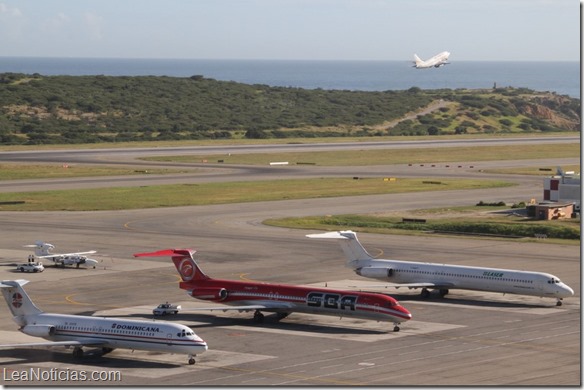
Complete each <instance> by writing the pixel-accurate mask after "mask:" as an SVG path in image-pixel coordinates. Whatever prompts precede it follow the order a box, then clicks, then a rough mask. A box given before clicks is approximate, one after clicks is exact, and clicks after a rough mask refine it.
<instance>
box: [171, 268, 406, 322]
mask: <svg viewBox="0 0 584 390" xmlns="http://www.w3.org/2000/svg"><path fill="white" fill-rule="evenodd" d="M180 288H182V289H184V290H187V291H188V293H189V295H190V296H192V297H193V298H197V299H202V300H208V301H214V302H218V303H222V304H225V305H231V306H246V305H254V304H255V305H265V306H266V307H267V308H266V309H262V311H273V312H287V313H291V312H300V313H308V314H320V315H331V316H337V317H355V318H362V319H368V320H376V321H391V322H394V323H400V322H402V321H407V320H409V319H411V314H410V312H409V311H408V310H407V309H405V308H404V307H403V306H401V305H400V304H399V303H398V302H397V301H396V300H395V299H393V298H391V297H389V296H387V295H384V294H376V293H362V292H353V291H344V290H333V289H320V288H315V287H305V286H291V285H285V284H270V283H258V282H242V281H234V280H221V279H208V280H203V281H201V280H197V281H196V282H195V283H193V282H184V281H183V282H181V283H180ZM276 304H277V305H276ZM270 306H278V308H275V309H272V310H270V309H269V307H270ZM282 306H285V308H282Z"/></svg>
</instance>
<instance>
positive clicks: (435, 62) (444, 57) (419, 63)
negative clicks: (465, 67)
mask: <svg viewBox="0 0 584 390" xmlns="http://www.w3.org/2000/svg"><path fill="white" fill-rule="evenodd" d="M449 56H450V53H449V52H447V51H443V52H442V53H439V54H436V55H435V56H434V57H432V58H430V59H429V60H426V61H424V60H422V59H420V57H418V55H417V54H414V64H415V65H414V68H416V69H427V68H432V67H433V68H439V67H441V66H444V65H448V64H450V62H446V61H448V57H449Z"/></svg>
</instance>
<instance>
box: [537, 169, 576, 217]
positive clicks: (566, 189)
mask: <svg viewBox="0 0 584 390" xmlns="http://www.w3.org/2000/svg"><path fill="white" fill-rule="evenodd" d="M581 197H582V192H581V190H580V174H579V173H577V174H576V173H574V172H564V171H562V169H561V168H560V167H558V172H557V174H556V175H555V176H552V177H546V178H545V179H544V180H543V200H544V201H551V202H574V203H575V204H576V210H577V211H579V209H580V199H581Z"/></svg>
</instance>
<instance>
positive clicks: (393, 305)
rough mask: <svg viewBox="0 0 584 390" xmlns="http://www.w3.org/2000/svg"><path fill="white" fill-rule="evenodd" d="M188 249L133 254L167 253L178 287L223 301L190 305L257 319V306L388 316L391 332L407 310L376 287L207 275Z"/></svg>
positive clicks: (281, 311)
mask: <svg viewBox="0 0 584 390" xmlns="http://www.w3.org/2000/svg"><path fill="white" fill-rule="evenodd" d="M195 252H196V251H195V250H192V249H166V250H161V251H157V252H152V253H136V254H134V256H135V257H159V256H170V257H172V262H173V263H174V265H175V267H176V269H177V270H178V273H179V274H180V276H181V279H182V281H181V282H180V284H179V287H180V288H181V289H183V290H186V291H187V293H188V295H189V296H191V297H193V298H196V299H201V300H206V301H212V302H217V303H221V304H224V305H229V306H231V307H226V306H215V307H207V308H197V309H196V310H222V311H227V310H237V311H240V312H242V311H250V310H254V319H255V320H256V321H257V322H262V321H263V319H264V315H263V314H262V312H264V311H265V312H275V313H277V318H278V319H283V318H285V317H287V316H288V315H289V314H290V313H293V312H300V313H308V314H324V315H331V316H338V317H354V318H362V319H367V320H375V321H391V322H393V324H394V328H393V330H394V332H398V331H399V329H400V328H399V325H400V323H401V322H404V321H408V320H410V319H411V318H412V315H411V314H410V312H409V311H408V310H407V309H406V308H405V307H403V306H401V305H400V304H399V303H398V302H397V301H396V300H395V299H393V298H391V297H389V296H387V295H385V294H380V293H363V292H353V291H343V290H333V289H324V288H317V287H304V286H294V285H286V284H272V283H263V282H249V281H236V280H223V279H212V278H210V277H209V276H207V275H205V274H204V273H203V271H202V270H201V268H200V267H199V266H198V265H197V263H196V262H195V260H194V258H193V254H194V253H195Z"/></svg>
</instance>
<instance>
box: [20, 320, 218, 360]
mask: <svg viewBox="0 0 584 390" xmlns="http://www.w3.org/2000/svg"><path fill="white" fill-rule="evenodd" d="M14 320H15V322H17V323H18V324H19V325H21V328H20V330H21V331H22V332H23V333H25V334H28V335H30V336H36V337H42V338H44V339H46V340H50V341H79V342H80V343H82V344H87V345H91V344H95V345H96V346H99V347H102V348H111V349H115V348H123V349H137V350H145V351H157V352H167V353H185V354H192V355H196V354H198V353H202V352H205V351H206V350H207V344H206V343H205V342H204V341H203V340H202V339H200V338H199V337H198V336H197V335H196V334H195V333H194V332H193V331H192V330H191V329H189V328H188V327H186V326H183V325H178V324H173V323H168V322H158V321H157V322H154V321H130V320H124V319H117V318H107V317H88V316H76V315H62V314H50V313H41V314H34V315H30V316H26V317H25V318H23V317H15V318H14Z"/></svg>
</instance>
